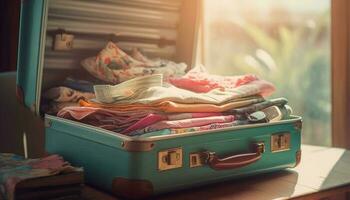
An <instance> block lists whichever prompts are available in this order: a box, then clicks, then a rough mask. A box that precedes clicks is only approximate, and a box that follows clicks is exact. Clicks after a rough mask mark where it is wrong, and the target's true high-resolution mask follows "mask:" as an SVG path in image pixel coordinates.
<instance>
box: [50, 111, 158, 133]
mask: <svg viewBox="0 0 350 200" xmlns="http://www.w3.org/2000/svg"><path fill="white" fill-rule="evenodd" d="M151 113H155V111H152V110H137V111H115V110H110V109H104V108H94V107H76V106H73V107H65V108H63V109H62V110H60V111H59V112H58V113H57V116H58V117H62V118H66V119H72V120H75V121H80V122H83V123H86V124H90V125H93V126H97V127H100V128H104V129H107V130H117V129H119V130H123V129H125V128H127V127H129V126H130V125H132V124H134V123H136V122H138V121H140V120H141V119H143V118H145V117H146V116H148V115H149V114H151Z"/></svg>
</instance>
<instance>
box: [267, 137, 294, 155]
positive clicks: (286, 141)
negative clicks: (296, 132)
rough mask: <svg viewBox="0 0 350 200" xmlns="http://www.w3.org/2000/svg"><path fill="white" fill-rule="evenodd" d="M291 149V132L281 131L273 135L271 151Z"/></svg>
mask: <svg viewBox="0 0 350 200" xmlns="http://www.w3.org/2000/svg"><path fill="white" fill-rule="evenodd" d="M289 149H290V133H279V134H273V135H272V136H271V152H281V151H287V150H289Z"/></svg>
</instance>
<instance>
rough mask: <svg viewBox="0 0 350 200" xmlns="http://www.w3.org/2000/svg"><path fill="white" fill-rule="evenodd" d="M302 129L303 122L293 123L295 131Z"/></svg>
mask: <svg viewBox="0 0 350 200" xmlns="http://www.w3.org/2000/svg"><path fill="white" fill-rule="evenodd" d="M302 127H303V122H302V121H301V120H300V121H297V122H295V124H294V128H295V129H296V130H298V131H301V129H302Z"/></svg>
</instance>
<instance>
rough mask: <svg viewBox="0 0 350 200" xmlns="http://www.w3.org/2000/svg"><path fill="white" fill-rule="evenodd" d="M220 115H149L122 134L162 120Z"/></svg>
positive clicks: (216, 114)
mask: <svg viewBox="0 0 350 200" xmlns="http://www.w3.org/2000/svg"><path fill="white" fill-rule="evenodd" d="M220 115H222V114H221V113H180V114H170V115H165V114H153V113H152V114H149V115H148V116H146V117H145V118H143V119H141V120H140V121H138V122H136V123H135V124H133V125H131V126H130V127H128V128H127V129H125V130H124V131H122V132H121V133H122V134H128V133H131V132H133V131H135V130H139V129H143V128H145V127H147V126H149V125H152V124H154V123H156V122H159V121H162V120H182V119H191V118H202V117H210V116H220Z"/></svg>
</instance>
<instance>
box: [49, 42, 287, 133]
mask: <svg viewBox="0 0 350 200" xmlns="http://www.w3.org/2000/svg"><path fill="white" fill-rule="evenodd" d="M82 65H83V67H84V68H85V69H86V70H87V71H88V72H89V73H90V74H91V75H93V76H94V77H95V78H97V79H99V80H100V81H103V82H104V83H105V84H95V85H94V86H93V90H94V91H93V93H92V91H91V89H92V87H89V89H90V90H84V91H83V92H78V91H74V90H73V91H72V89H67V88H63V87H60V88H53V89H51V90H48V91H47V92H46V93H45V94H44V97H46V98H48V99H51V100H53V101H56V102H59V101H70V102H72V101H73V102H74V104H72V105H68V106H64V107H61V108H59V109H57V111H58V112H57V116H59V117H62V118H66V119H71V120H75V121H79V122H82V123H86V124H90V125H93V126H97V127H100V128H104V129H107V130H111V131H114V132H117V133H121V134H124V135H128V136H139V137H140V136H141V137H148V136H154V135H164V134H179V133H181V134H182V133H191V132H196V131H206V130H213V129H220V128H228V127H233V126H237V125H246V124H252V123H266V122H270V121H278V120H281V119H285V118H287V117H288V116H289V114H290V113H291V109H290V107H288V106H287V105H286V104H287V100H286V99H284V98H279V99H273V100H266V99H265V98H266V97H268V96H270V95H271V94H272V93H273V92H274V91H275V87H274V86H273V84H271V83H269V82H268V81H265V80H262V79H260V78H258V77H257V76H255V75H251V74H247V75H241V76H219V75H212V74H210V73H208V72H207V71H206V69H205V68H204V67H203V66H198V67H195V68H193V69H191V70H190V71H188V72H187V73H186V74H185V70H186V68H187V67H186V65H185V64H182V63H180V64H177V63H174V62H171V61H166V60H161V59H158V60H151V59H148V58H147V57H145V56H144V55H143V54H142V53H141V52H140V51H138V50H137V49H136V50H134V51H133V53H132V56H129V55H128V54H126V53H125V52H123V51H122V50H121V49H119V48H118V47H117V45H116V44H114V43H112V42H110V43H108V44H107V46H106V48H105V49H103V50H102V51H101V52H100V53H99V54H98V55H97V56H96V57H90V58H87V59H85V60H83V61H82ZM106 83H107V84H106ZM109 84H113V85H109ZM58 91H59V92H58ZM58 93H59V94H60V95H57V94H58Z"/></svg>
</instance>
